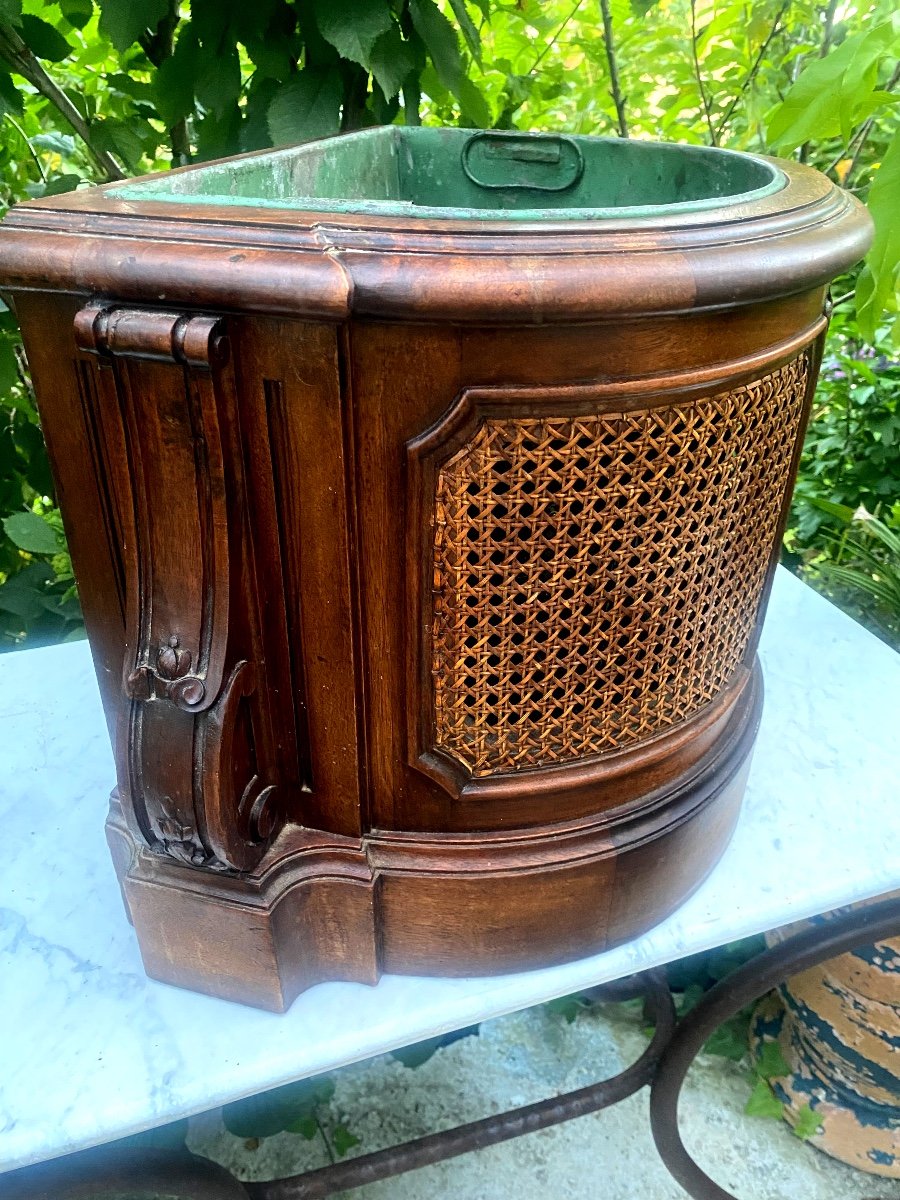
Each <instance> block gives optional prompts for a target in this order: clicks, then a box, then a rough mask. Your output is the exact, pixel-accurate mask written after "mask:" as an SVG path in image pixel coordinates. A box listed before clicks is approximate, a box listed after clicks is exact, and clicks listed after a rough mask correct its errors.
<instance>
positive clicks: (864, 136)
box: [841, 62, 900, 188]
mask: <svg viewBox="0 0 900 1200" xmlns="http://www.w3.org/2000/svg"><path fill="white" fill-rule="evenodd" d="M898 83H900V62H898V63H897V65H896V67H894V70H893V73H892V74H891V77H890V79H889V80H888V81H887V83H886V84H885V85H884V90H885V91H886V92H892V91H893V90H894V88H895V87H896V86H897V84H898ZM874 128H875V117H874V116H871V117H869V119H868V120H867V121H865V122H864V123H863V125H862V127H861V128H860V131H859V136H858V138H857V141H856V149H855V150H854V151H853V157H852V158H851V159H850V166H849V167H848V168H847V170H846V172H845V174H844V178H843V182H842V184H841V186H842V187H845V188H849V186H850V179H851V177H852V175H853V173H854V171H855V170H856V168H857V166H858V165H859V156H860V154H862V151H863V147H864V146H865V144H866V142H867V141H868V140H869V134H870V133H871V132H872V130H873V129H874Z"/></svg>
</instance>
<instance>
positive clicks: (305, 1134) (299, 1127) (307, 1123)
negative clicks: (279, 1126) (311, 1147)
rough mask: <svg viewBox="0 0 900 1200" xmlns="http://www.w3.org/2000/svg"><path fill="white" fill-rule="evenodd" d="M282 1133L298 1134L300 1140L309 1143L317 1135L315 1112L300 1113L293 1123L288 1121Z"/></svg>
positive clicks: (317, 1127)
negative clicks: (304, 1139)
mask: <svg viewBox="0 0 900 1200" xmlns="http://www.w3.org/2000/svg"><path fill="white" fill-rule="evenodd" d="M314 1107H315V1106H314ZM284 1131H285V1133H299V1135H300V1136H301V1137H302V1138H306V1140H307V1141H308V1142H311V1141H312V1140H313V1138H314V1137H316V1136H318V1133H319V1123H318V1121H317V1120H316V1116H315V1111H313V1112H311V1113H306V1112H304V1113H300V1114H299V1115H298V1116H297V1117H295V1118H294V1120H293V1121H288V1123H287V1125H285V1127H284Z"/></svg>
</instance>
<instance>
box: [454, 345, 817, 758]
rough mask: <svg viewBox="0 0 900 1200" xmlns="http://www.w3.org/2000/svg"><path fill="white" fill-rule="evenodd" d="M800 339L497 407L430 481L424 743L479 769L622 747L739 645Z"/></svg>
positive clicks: (799, 399)
mask: <svg viewBox="0 0 900 1200" xmlns="http://www.w3.org/2000/svg"><path fill="white" fill-rule="evenodd" d="M808 373H809V362H808V358H807V356H806V354H801V355H800V356H799V357H797V358H796V359H794V360H793V361H792V362H790V363H788V364H787V365H785V366H783V367H780V368H778V369H777V370H774V371H772V372H771V373H770V374H768V375H766V376H764V377H763V378H762V379H759V380H758V381H756V382H753V383H749V384H746V385H744V386H741V387H737V388H734V389H732V390H730V391H726V392H721V393H720V394H718V395H714V396H711V397H705V398H701V399H694V400H690V401H683V402H680V403H676V404H672V405H667V406H663V407H654V408H646V409H640V410H636V411H628V412H606V413H603V414H599V415H589V416H540V417H528V418H518V417H506V416H503V417H498V416H491V417H488V418H486V419H484V420H483V421H482V423H481V424H480V425H479V427H478V429H477V431H476V432H475V434H474V435H473V437H472V438H471V440H470V441H469V442H468V443H467V444H466V445H465V446H463V448H462V449H460V450H459V451H457V453H455V454H454V455H453V456H452V457H451V458H450V459H449V460H448V461H447V462H445V463H444V464H443V466H442V467H441V468H440V470H439V472H438V475H437V482H436V492H435V496H434V510H433V511H434V528H433V538H434V562H433V565H434V596H433V625H432V642H431V677H432V685H433V698H434V720H435V730H434V734H435V744H436V745H437V746H439V747H440V748H441V749H443V750H444V751H446V752H447V753H449V754H451V755H453V756H454V757H455V758H457V759H458V760H460V761H461V762H462V763H464V764H465V765H466V767H468V769H469V770H470V771H471V773H472V774H473V775H476V776H484V775H490V774H495V773H502V772H511V771H517V770H522V769H526V768H532V767H539V766H545V765H548V764H561V763H566V762H571V761H573V760H576V759H580V758H585V757H590V756H595V755H599V754H602V753H604V752H608V751H612V750H616V749H619V748H621V747H627V746H631V745H633V744H635V743H637V742H640V741H642V740H644V739H646V738H648V737H651V736H652V735H653V734H655V733H658V732H660V731H661V730H664V729H667V728H671V727H672V726H674V725H677V724H678V723H680V722H682V721H684V720H686V719H687V718H688V717H691V716H692V715H693V714H695V713H696V712H698V711H699V710H700V709H701V708H702V707H703V706H704V705H705V704H707V703H708V702H709V701H711V700H712V699H713V698H714V697H715V696H716V695H717V694H718V693H719V692H720V691H721V690H722V689H723V687H725V685H726V684H727V683H728V682H729V679H730V678H731V677H732V676H733V674H734V672H735V669H736V668H737V667H738V665H739V664H740V662H741V660H742V658H743V657H744V655H745V653H746V651H747V647H748V642H749V639H750V636H751V633H752V631H753V628H754V624H755V622H756V618H757V613H758V609H759V604H760V598H761V592H762V588H763V585H764V582H765V577H766V571H767V567H768V564H769V560H770V555H771V552H772V548H773V543H774V539H775V537H776V533H777V526H778V520H779V515H780V512H781V508H782V504H783V501H784V497H785V492H786V489H787V487H788V486H789V482H790V480H789V475H790V470H791V462H792V455H793V450H794V446H795V443H796V438H797V433H798V429H799V425H800V418H801V413H802V408H803V398H804V393H805V390H806V385H807V379H808Z"/></svg>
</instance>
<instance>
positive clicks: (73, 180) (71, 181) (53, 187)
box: [44, 175, 81, 196]
mask: <svg viewBox="0 0 900 1200" xmlns="http://www.w3.org/2000/svg"><path fill="white" fill-rule="evenodd" d="M79 183H81V176H80V175H57V176H55V177H54V178H53V179H49V180H48V181H47V183H46V186H45V187H44V195H45V196H61V195H62V194H63V193H64V192H74V191H75V189H76V188H77V187H78V185H79Z"/></svg>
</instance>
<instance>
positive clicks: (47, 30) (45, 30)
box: [21, 14, 72, 62]
mask: <svg viewBox="0 0 900 1200" xmlns="http://www.w3.org/2000/svg"><path fill="white" fill-rule="evenodd" d="M21 29H22V38H23V39H24V41H25V43H26V44H27V46H28V48H29V50H31V51H32V53H34V54H36V55H37V57H38V58H44V59H46V60H47V62H62V61H63V59H64V58H68V57H69V55H70V54H71V53H72V47H71V46H70V45H69V43H68V42H67V41H66V39H65V38H64V37H63V35H62V34H61V33H60V32H59V30H58V29H55V28H54V27H53V26H52V25H48V24H47V22H46V21H42V20H41V19H40V17H32V16H31V15H30V14H26V15H25V16H24V17H23V18H22V24H21Z"/></svg>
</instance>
